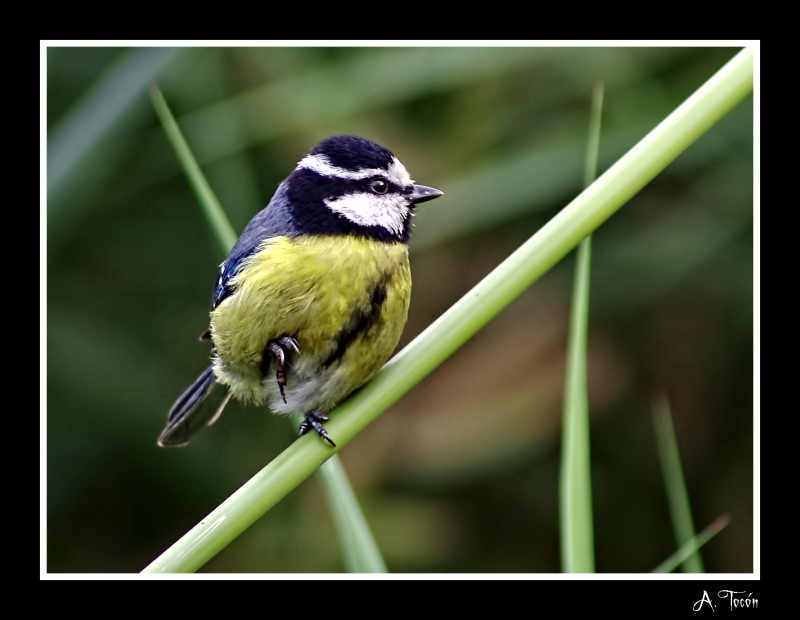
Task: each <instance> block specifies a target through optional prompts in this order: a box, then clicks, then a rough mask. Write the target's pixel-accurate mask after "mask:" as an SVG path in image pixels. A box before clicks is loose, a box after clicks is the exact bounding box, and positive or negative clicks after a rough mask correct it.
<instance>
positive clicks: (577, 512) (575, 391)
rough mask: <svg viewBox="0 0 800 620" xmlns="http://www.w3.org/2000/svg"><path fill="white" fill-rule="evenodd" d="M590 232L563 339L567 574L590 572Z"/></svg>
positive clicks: (594, 146)
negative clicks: (588, 388) (587, 348)
mask: <svg viewBox="0 0 800 620" xmlns="http://www.w3.org/2000/svg"><path fill="white" fill-rule="evenodd" d="M602 112H603V85H602V84H597V85H596V86H595V88H594V93H593V94H592V113H591V117H590V122H589V140H588V144H587V148H586V168H585V171H584V178H583V184H584V187H588V186H589V185H591V184H592V182H593V181H594V178H595V176H596V175H597V153H598V151H599V150H600V119H601V116H602ZM591 261H592V236H591V235H589V236H588V237H586V238H585V239H584V240H583V241H581V243H580V245H579V246H578V256H577V260H576V261H575V284H574V287H573V290H572V310H571V312H570V320H569V342H568V344H567V372H566V380H565V382H564V430H563V440H562V450H561V480H560V486H561V489H560V492H561V567H562V570H563V571H564V572H566V573H593V572H594V527H593V523H592V474H591V460H590V456H589V396H588V390H587V385H586V347H587V333H588V330H589V274H590V271H591V269H590V268H591Z"/></svg>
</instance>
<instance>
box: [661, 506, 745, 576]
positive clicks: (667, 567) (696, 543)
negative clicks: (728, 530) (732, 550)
mask: <svg viewBox="0 0 800 620" xmlns="http://www.w3.org/2000/svg"><path fill="white" fill-rule="evenodd" d="M730 522H731V518H730V517H729V516H728V515H722V516H721V517H719V518H718V519H717V520H716V521H714V522H713V523H712V524H711V525H709V526H708V527H707V528H706V529H704V530H703V531H702V532H700V534H698V535H697V536H696V537H694V538H692V539H690V540H689V541H687V542H686V544H684V545H683V546H681V548H680V549H678V550H677V551H676V552H675V553H673V554H672V555H671V556H669V557H668V558H667V559H666V560H664V561H663V562H661V564H659V565H658V566H656V567H655V568H654V569H653V570H652V572H654V573H671V572H672V571H674V570H675V569H676V568H677V567H678V566H679V565H681V564H682V563H683V562H685V561H686V560H687V559H689V558H691V557H692V556H695V555H698V550H699V549H700V547H702V546H703V545H705V544H706V543H707V542H708V541H709V540H711V539H712V538H714V536H716V535H717V534H718V533H719V532H720V531H722V530H723V529H724V528H725V527H726V526H727V525H728V523H730Z"/></svg>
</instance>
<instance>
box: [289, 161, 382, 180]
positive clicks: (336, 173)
mask: <svg viewBox="0 0 800 620" xmlns="http://www.w3.org/2000/svg"><path fill="white" fill-rule="evenodd" d="M297 167H298V168H303V169H305V170H311V171H312V172H316V173H317V174H320V175H322V176H324V177H336V178H337V179H345V180H347V181H362V180H364V179H369V178H372V177H374V176H386V171H385V170H381V169H380V168H369V169H366V170H359V171H358V172H353V171H351V170H347V169H345V168H339V167H338V166H334V165H333V164H332V163H331V160H330V159H328V158H327V157H325V156H324V155H306V156H305V157H303V159H301V160H300V162H299V163H298V164H297Z"/></svg>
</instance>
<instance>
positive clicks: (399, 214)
mask: <svg viewBox="0 0 800 620" xmlns="http://www.w3.org/2000/svg"><path fill="white" fill-rule="evenodd" d="M325 204H326V205H327V206H328V208H329V209H330V210H331V211H333V212H334V213H338V214H340V215H343V216H344V217H346V218H347V219H348V220H350V221H351V222H353V223H354V224H358V225H359V226H381V227H383V228H385V229H386V230H389V231H391V232H393V233H395V234H398V235H399V234H401V233H402V232H403V227H404V226H405V222H406V219H408V216H409V213H410V209H409V208H408V206H407V201H406V199H405V198H403V197H402V196H398V195H396V194H395V195H392V194H387V195H385V196H379V195H376V194H369V193H366V192H358V193H355V194H345V195H344V196H342V197H340V198H336V199H335V200H326V201H325Z"/></svg>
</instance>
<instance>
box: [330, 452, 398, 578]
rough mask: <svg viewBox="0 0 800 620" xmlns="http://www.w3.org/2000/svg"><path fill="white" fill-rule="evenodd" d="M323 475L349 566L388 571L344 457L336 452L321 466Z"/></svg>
mask: <svg viewBox="0 0 800 620" xmlns="http://www.w3.org/2000/svg"><path fill="white" fill-rule="evenodd" d="M318 472H319V477H320V480H321V481H322V485H323V487H324V488H325V491H326V492H327V494H328V497H329V498H336V501H333V499H331V501H330V505H331V509H332V510H333V517H334V521H336V526H337V528H338V530H339V537H340V538H341V541H342V550H343V551H344V559H345V566H346V567H347V571H348V572H350V573H385V572H387V570H386V563H385V562H384V561H383V558H382V557H381V554H380V552H379V551H378V545H377V544H376V543H375V539H374V538H373V537H372V532H371V531H370V529H369V525H367V520H366V519H365V518H364V513H362V512H361V507H360V506H359V505H358V500H357V499H356V496H355V493H353V488H352V487H351V486H350V481H349V480H348V479H347V474H345V471H344V467H343V466H342V461H341V459H339V457H338V456H334V457H333V458H331V459H328V460H327V461H326V462H325V463H323V465H322V467H320V468H319V470H318Z"/></svg>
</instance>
